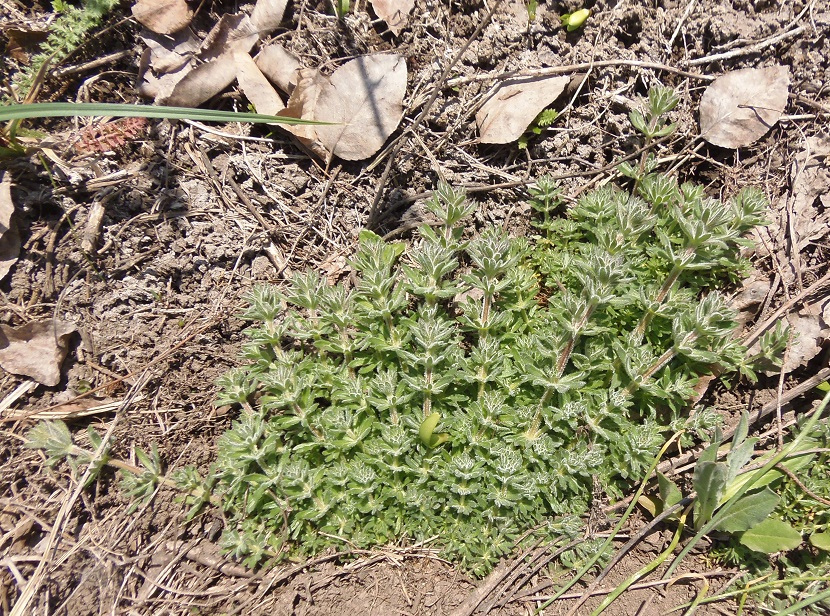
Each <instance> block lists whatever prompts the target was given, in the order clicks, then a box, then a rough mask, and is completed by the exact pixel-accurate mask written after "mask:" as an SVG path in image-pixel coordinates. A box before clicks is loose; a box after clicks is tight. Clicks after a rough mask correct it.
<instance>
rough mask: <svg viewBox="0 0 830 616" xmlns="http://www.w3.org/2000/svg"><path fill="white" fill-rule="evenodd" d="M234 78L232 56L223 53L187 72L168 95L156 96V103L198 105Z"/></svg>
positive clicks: (181, 105) (217, 92)
mask: <svg viewBox="0 0 830 616" xmlns="http://www.w3.org/2000/svg"><path fill="white" fill-rule="evenodd" d="M234 79H236V63H235V62H234V56H233V54H225V55H223V56H219V57H218V58H216V59H215V60H211V61H210V62H206V63H205V64H202V65H201V66H197V67H196V68H194V69H193V70H191V71H189V72H187V74H186V75H184V77H182V78H181V79H179V80H178V81H177V82H176V84H175V85H174V86H173V90H172V92H171V93H170V95H169V96H160V97H158V98H156V103H158V104H160V105H169V106H171V107H198V106H199V105H201V104H202V103H204V102H205V101H206V100H208V99H210V98H212V97H213V96H216V95H217V94H219V93H220V92H221V91H222V90H224V89H225V88H227V87H228V86H229V85H231V83H233V80H234Z"/></svg>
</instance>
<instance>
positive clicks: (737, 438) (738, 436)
mask: <svg viewBox="0 0 830 616" xmlns="http://www.w3.org/2000/svg"><path fill="white" fill-rule="evenodd" d="M747 434H749V413H747V412H746V411H744V412H743V413H741V419H740V421H738V425H737V427H736V428H735V434H734V435H733V436H732V449H733V450H734V449H735V448H736V447H737V446H738V445H740V444H741V443H742V442H743V440H744V439H745V438H746V436H747Z"/></svg>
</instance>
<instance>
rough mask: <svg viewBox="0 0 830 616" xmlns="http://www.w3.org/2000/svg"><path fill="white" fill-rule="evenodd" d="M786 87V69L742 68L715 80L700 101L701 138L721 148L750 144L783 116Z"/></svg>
mask: <svg viewBox="0 0 830 616" xmlns="http://www.w3.org/2000/svg"><path fill="white" fill-rule="evenodd" d="M789 86H790V73H789V69H788V68H787V67H786V66H770V67H767V68H744V69H741V70H738V71H732V72H730V73H726V74H725V75H722V76H721V77H718V78H717V79H715V81H713V82H712V84H711V85H710V86H709V87H708V88H706V91H705V92H704V93H703V97H702V98H701V100H700V133H701V136H702V137H703V138H704V139H705V140H706V141H708V142H709V143H711V144H713V145H717V146H720V147H724V148H740V147H744V146H747V145H750V144H751V143H754V142H755V141H757V140H758V139H760V138H761V137H763V136H764V135H765V134H766V133H767V131H769V129H770V128H772V127H773V126H774V125H775V123H776V122H778V119H779V118H780V117H781V114H782V113H784V108H785V107H786V105H787V97H788V95H789Z"/></svg>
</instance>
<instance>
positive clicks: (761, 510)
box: [715, 487, 780, 533]
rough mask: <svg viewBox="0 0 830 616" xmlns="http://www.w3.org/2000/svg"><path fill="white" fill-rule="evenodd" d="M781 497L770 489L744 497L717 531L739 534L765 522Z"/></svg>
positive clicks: (717, 527)
mask: <svg viewBox="0 0 830 616" xmlns="http://www.w3.org/2000/svg"><path fill="white" fill-rule="evenodd" d="M779 500H780V499H779V496H778V495H777V494H776V493H775V492H773V491H772V490H770V489H769V488H768V487H767V488H764V489H763V490H761V491H760V492H755V493H753V494H747V495H745V496H742V497H741V498H740V499H739V500H738V501H737V502H735V504H734V505H732V504H730V508H729V511H728V512H727V513H726V514H725V515H724V517H723V518H722V519H721V520H720V521H719V522H718V524H717V525H716V526H715V530H721V531H724V532H727V533H739V532H742V531H745V530H748V529H750V528H752V527H754V526H755V525H756V524H759V523H760V522H761V521H762V520H764V519H765V518H766V517H767V516H768V515H769V514H770V513H772V511H773V510H774V509H775V506H776V505H777V504H778V501H779Z"/></svg>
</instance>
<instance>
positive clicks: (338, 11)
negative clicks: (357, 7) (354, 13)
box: [331, 0, 351, 19]
mask: <svg viewBox="0 0 830 616" xmlns="http://www.w3.org/2000/svg"><path fill="white" fill-rule="evenodd" d="M331 5H332V8H333V9H334V14H335V15H336V16H337V19H343V18H344V17H345V16H346V15H348V14H349V9H350V8H351V4H350V2H349V0H331Z"/></svg>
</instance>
